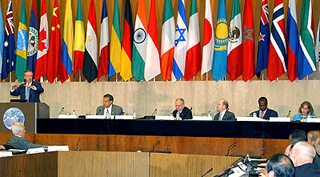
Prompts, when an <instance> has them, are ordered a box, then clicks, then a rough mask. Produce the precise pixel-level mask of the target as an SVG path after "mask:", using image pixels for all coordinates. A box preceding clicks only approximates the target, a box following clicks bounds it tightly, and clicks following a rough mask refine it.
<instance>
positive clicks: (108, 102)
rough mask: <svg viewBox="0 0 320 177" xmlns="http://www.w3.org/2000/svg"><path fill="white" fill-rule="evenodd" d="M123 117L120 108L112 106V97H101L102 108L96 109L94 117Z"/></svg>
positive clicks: (107, 95)
mask: <svg viewBox="0 0 320 177" xmlns="http://www.w3.org/2000/svg"><path fill="white" fill-rule="evenodd" d="M107 114H109V115H123V109H122V107H121V106H118V105H115V104H113V96H112V95H110V94H105V95H104V96H103V106H99V107H97V111H96V115H104V116H106V115H107Z"/></svg>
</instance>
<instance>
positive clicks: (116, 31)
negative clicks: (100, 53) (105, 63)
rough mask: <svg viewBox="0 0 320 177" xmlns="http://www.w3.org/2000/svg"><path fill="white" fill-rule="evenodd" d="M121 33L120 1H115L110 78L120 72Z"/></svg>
mask: <svg viewBox="0 0 320 177" xmlns="http://www.w3.org/2000/svg"><path fill="white" fill-rule="evenodd" d="M120 58H121V33H120V14H119V5H118V0H114V11H113V22H112V28H111V43H110V60H109V71H108V78H109V79H110V77H112V76H113V75H115V74H117V73H119V72H120V67H121V66H120Z"/></svg>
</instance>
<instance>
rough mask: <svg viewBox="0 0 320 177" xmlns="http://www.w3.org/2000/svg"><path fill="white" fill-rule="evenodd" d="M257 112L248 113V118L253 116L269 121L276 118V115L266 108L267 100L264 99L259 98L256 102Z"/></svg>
mask: <svg viewBox="0 0 320 177" xmlns="http://www.w3.org/2000/svg"><path fill="white" fill-rule="evenodd" d="M258 104H259V110H257V111H254V112H252V113H250V116H252V117H253V116H254V114H255V115H256V116H257V117H259V118H261V119H266V120H269V119H270V117H278V113H277V112H276V111H274V110H272V109H269V108H268V100H267V98H266V97H260V98H259V100H258Z"/></svg>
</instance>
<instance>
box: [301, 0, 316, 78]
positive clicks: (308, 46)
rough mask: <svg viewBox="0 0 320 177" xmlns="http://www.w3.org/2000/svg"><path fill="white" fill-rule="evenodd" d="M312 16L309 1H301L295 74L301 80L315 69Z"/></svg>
mask: <svg viewBox="0 0 320 177" xmlns="http://www.w3.org/2000/svg"><path fill="white" fill-rule="evenodd" d="M313 29H314V26H313V14H312V3H311V0H303V3H302V11H301V28H300V45H301V52H299V54H300V56H299V58H298V68H297V73H298V77H299V79H303V78H304V77H306V76H307V75H309V74H311V73H312V72H314V71H315V70H316V69H317V65H316V59H315V53H314V33H313Z"/></svg>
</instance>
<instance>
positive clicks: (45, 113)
mask: <svg viewBox="0 0 320 177" xmlns="http://www.w3.org/2000/svg"><path fill="white" fill-rule="evenodd" d="M9 108H18V109H20V110H21V111H22V112H23V114H24V117H25V122H24V125H25V127H26V130H27V132H28V133H37V121H36V120H37V118H49V117H50V109H49V106H48V105H47V104H46V103H0V116H1V117H2V120H1V123H0V133H11V131H10V130H9V129H7V128H6V126H5V125H4V122H3V117H4V113H5V112H6V111H7V110H8V109H9Z"/></svg>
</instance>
